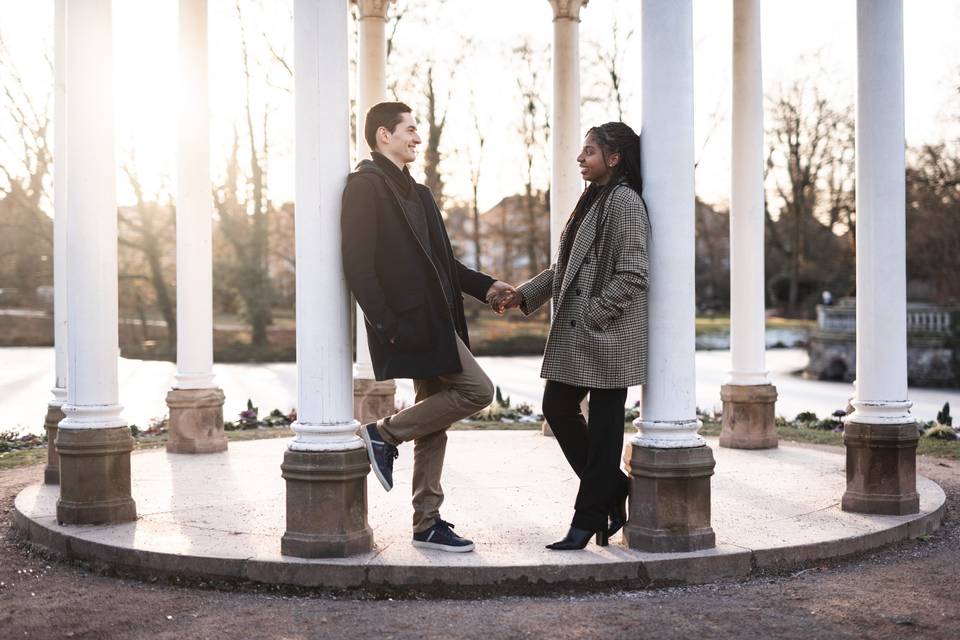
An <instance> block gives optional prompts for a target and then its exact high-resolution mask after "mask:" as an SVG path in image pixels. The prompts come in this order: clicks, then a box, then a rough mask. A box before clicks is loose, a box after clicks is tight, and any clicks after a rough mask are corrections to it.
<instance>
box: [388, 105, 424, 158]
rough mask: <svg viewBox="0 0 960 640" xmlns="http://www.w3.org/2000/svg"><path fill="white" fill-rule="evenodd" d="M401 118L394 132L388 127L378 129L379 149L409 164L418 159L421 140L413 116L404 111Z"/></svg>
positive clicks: (390, 156)
mask: <svg viewBox="0 0 960 640" xmlns="http://www.w3.org/2000/svg"><path fill="white" fill-rule="evenodd" d="M400 118H401V120H400V123H399V124H398V125H397V126H396V127H395V128H394V130H393V132H392V133H391V132H390V131H388V130H387V128H386V127H380V129H379V130H378V131H377V149H378V150H379V151H380V153H382V154H383V155H385V156H387V157H388V158H391V159H392V160H395V161H399V162H401V163H403V164H407V163H409V162H413V161H414V160H416V159H417V145H418V144H420V142H421V141H420V136H419V135H418V134H417V123H416V122H414V120H413V116H412V115H411V114H409V113H402V114H400Z"/></svg>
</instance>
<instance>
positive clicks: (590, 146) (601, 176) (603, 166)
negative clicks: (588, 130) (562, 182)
mask: <svg viewBox="0 0 960 640" xmlns="http://www.w3.org/2000/svg"><path fill="white" fill-rule="evenodd" d="M619 160H620V154H618V153H612V154H610V155H608V156H607V157H606V159H604V157H603V151H602V150H601V149H600V144H599V143H598V142H597V140H596V138H594V136H593V134H587V137H586V138H584V140H583V149H582V150H581V151H580V155H578V156H577V164H579V165H580V175H581V176H582V177H583V179H584V180H586V181H587V182H595V183H597V184H606V183H607V182H608V181H609V180H610V176H611V175H613V168H614V167H616V166H617V162H619Z"/></svg>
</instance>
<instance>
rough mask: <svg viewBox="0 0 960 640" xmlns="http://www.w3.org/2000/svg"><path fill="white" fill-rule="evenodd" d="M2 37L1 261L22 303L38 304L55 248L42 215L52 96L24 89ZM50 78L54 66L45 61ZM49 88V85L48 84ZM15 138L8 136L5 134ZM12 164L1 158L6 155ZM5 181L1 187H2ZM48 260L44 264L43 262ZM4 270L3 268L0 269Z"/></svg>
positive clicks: (46, 200)
mask: <svg viewBox="0 0 960 640" xmlns="http://www.w3.org/2000/svg"><path fill="white" fill-rule="evenodd" d="M12 60H13V58H12V56H11V55H10V52H9V50H8V49H7V46H6V43H5V42H4V41H3V39H2V38H0V85H2V86H3V95H2V97H0V98H2V100H0V105H2V107H3V109H2V110H0V145H2V147H3V148H4V149H5V150H6V152H7V153H6V154H0V172H2V180H0V204H3V205H4V206H3V209H4V211H3V214H2V216H0V234H2V236H3V241H0V260H2V261H3V263H12V269H11V272H12V279H13V284H14V286H15V287H16V288H17V289H18V292H19V298H20V301H21V304H25V305H32V304H34V303H35V302H36V298H35V292H36V288H37V286H38V285H39V284H41V283H42V282H43V281H45V280H46V278H47V277H48V276H46V275H45V273H46V272H48V271H50V264H51V263H52V261H50V260H48V258H49V256H50V253H51V251H52V249H53V234H52V225H51V222H50V216H48V215H47V213H46V212H45V211H44V208H45V207H48V206H49V204H50V201H51V198H50V190H51V187H52V185H51V170H52V165H53V156H52V152H51V149H50V146H49V132H50V124H51V116H50V106H51V104H50V103H51V94H50V93H48V94H47V95H46V96H45V98H44V99H43V100H42V104H40V103H39V102H37V101H36V100H35V99H34V98H33V97H32V96H31V94H30V92H29V91H28V90H27V88H26V86H25V84H24V81H23V76H22V75H21V74H20V72H19V70H18V69H17V68H16V66H15V65H14V63H13V61H12ZM47 70H48V73H49V75H50V78H51V79H52V77H53V65H52V63H51V62H50V60H49V59H47ZM51 84H52V83H51ZM8 131H11V132H15V133H16V135H14V136H8V134H7V132H8ZM5 155H6V156H8V157H10V158H12V160H9V161H6V160H4V156H5ZM4 182H5V184H4ZM44 262H46V265H45V264H44ZM4 271H6V269H4Z"/></svg>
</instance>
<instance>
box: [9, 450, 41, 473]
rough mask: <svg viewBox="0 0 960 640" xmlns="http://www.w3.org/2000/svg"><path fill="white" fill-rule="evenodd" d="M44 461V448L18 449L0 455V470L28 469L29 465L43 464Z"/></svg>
mask: <svg viewBox="0 0 960 640" xmlns="http://www.w3.org/2000/svg"><path fill="white" fill-rule="evenodd" d="M46 459H47V449H46V447H43V448H39V449H18V450H16V451H5V452H4V453H0V470H3V469H17V468H19V467H29V466H30V465H34V464H40V463H42V462H45V461H46Z"/></svg>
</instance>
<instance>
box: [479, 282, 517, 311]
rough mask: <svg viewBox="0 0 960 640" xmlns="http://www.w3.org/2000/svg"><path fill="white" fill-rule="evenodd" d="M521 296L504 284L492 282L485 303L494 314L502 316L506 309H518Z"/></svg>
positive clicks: (511, 287)
mask: <svg viewBox="0 0 960 640" xmlns="http://www.w3.org/2000/svg"><path fill="white" fill-rule="evenodd" d="M522 302H523V295H522V294H521V293H520V292H519V291H517V290H516V289H515V288H514V287H513V286H511V285H509V284H507V283H506V282H500V281H497V282H494V283H493V285H491V287H490V290H489V291H487V303H488V304H489V305H490V308H491V309H493V310H494V312H495V313H498V314H503V313H504V312H505V311H506V310H507V309H512V308H514V307H519V306H520V304H521V303H522Z"/></svg>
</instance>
